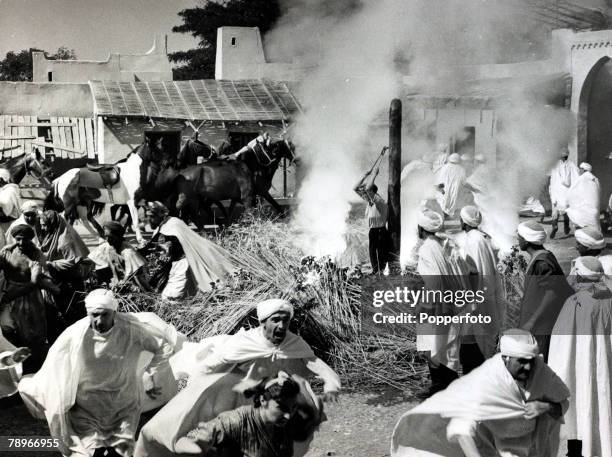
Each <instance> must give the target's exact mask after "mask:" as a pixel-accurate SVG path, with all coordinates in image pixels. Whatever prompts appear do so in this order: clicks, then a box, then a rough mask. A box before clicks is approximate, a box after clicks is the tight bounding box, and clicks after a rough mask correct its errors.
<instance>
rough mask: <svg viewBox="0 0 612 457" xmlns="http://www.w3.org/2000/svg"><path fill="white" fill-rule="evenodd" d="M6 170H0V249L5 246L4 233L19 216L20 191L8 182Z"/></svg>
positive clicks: (8, 176)
mask: <svg viewBox="0 0 612 457" xmlns="http://www.w3.org/2000/svg"><path fill="white" fill-rule="evenodd" d="M9 180H10V174H9V173H8V170H6V169H4V168H2V169H0V209H1V210H2V212H1V213H0V248H2V247H4V246H5V245H6V233H7V231H8V228H9V226H10V225H11V223H12V222H13V221H14V220H15V219H18V218H19V216H20V215H21V205H22V204H23V202H22V201H21V190H20V189H19V185H17V184H15V183H12V182H9Z"/></svg>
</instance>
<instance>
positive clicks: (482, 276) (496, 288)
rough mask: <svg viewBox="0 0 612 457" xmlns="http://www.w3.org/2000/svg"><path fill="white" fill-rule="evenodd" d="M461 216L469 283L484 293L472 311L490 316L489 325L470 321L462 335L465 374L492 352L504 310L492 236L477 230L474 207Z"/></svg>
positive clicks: (479, 219) (478, 219)
mask: <svg viewBox="0 0 612 457" xmlns="http://www.w3.org/2000/svg"><path fill="white" fill-rule="evenodd" d="M460 216H461V228H462V230H463V232H464V233H465V239H464V241H463V246H462V254H463V256H464V258H465V260H466V262H467V264H468V266H469V268H470V273H471V274H475V275H476V280H475V281H474V279H473V278H472V285H473V286H474V288H475V290H480V291H482V292H483V293H484V300H483V302H482V303H474V305H473V307H472V309H471V313H472V315H479V314H480V315H483V316H489V317H490V318H491V324H489V325H487V324H480V325H479V324H473V325H471V326H469V327H470V329H471V332H469V333H468V334H465V333H464V334H463V337H462V342H461V353H460V360H461V366H462V367H463V374H467V373H469V372H470V371H471V370H472V369H474V368H476V367H477V366H478V365H480V364H481V363H482V362H484V360H485V359H488V358H489V357H491V356H492V355H493V354H495V352H496V349H497V335H498V333H499V331H500V330H501V328H502V325H503V320H504V316H505V313H506V309H505V300H504V298H503V294H502V286H501V282H500V278H499V273H498V271H497V256H496V255H495V252H494V250H493V245H492V243H491V238H490V237H489V235H487V234H486V233H484V232H483V231H481V230H480V229H479V226H480V224H481V223H482V215H481V214H480V211H478V208H476V207H475V206H464V207H463V208H461V213H460ZM462 333H463V332H462Z"/></svg>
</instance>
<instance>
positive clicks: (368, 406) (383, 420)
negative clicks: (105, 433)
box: [0, 390, 414, 457]
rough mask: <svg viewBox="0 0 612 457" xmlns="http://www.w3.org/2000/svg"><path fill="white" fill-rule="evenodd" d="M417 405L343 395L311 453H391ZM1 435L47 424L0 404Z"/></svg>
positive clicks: (30, 455)
mask: <svg viewBox="0 0 612 457" xmlns="http://www.w3.org/2000/svg"><path fill="white" fill-rule="evenodd" d="M413 406H414V403H410V402H408V401H406V400H405V399H404V398H403V396H402V394H401V392H398V391H395V390H389V391H385V392H382V393H380V392H377V393H374V394H365V393H350V394H345V395H342V396H341V397H340V400H339V401H338V403H337V404H332V405H328V406H327V407H326V408H327V410H326V411H327V415H328V421H327V422H325V423H324V424H323V425H322V426H321V430H320V431H319V432H318V433H317V435H316V436H315V439H314V440H313V442H312V443H311V446H310V451H309V452H308V454H307V457H324V456H345V457H352V456H355V457H357V456H359V457H382V456H386V455H389V443H390V442H391V433H392V431H393V426H394V425H395V423H396V421H397V419H398V418H399V417H400V416H401V414H402V413H403V412H405V411H407V410H409V409H410V408H412V407H413ZM0 410H1V411H2V412H1V413H0V435H5V436H15V435H38V436H48V435H49V432H48V429H47V428H46V424H44V423H42V422H37V421H34V420H33V419H32V418H31V417H30V416H29V415H28V413H27V412H26V411H25V408H24V407H23V406H21V405H17V406H13V407H3V405H1V404H0ZM21 454H25V457H55V456H59V455H60V454H59V453H54V452H27V453H18V452H8V451H4V452H3V451H2V450H0V456H7V457H17V456H19V457H21Z"/></svg>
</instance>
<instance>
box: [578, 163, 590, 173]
mask: <svg viewBox="0 0 612 457" xmlns="http://www.w3.org/2000/svg"><path fill="white" fill-rule="evenodd" d="M580 169H581V170H584V171H593V167H592V166H591V164H590V163H586V162H582V163H581V164H580Z"/></svg>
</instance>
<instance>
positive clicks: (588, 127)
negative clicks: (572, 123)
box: [578, 57, 612, 209]
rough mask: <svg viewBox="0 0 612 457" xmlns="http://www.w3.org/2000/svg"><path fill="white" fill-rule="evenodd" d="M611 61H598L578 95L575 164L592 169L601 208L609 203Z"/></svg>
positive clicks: (611, 158)
mask: <svg viewBox="0 0 612 457" xmlns="http://www.w3.org/2000/svg"><path fill="white" fill-rule="evenodd" d="M611 118H612V60H610V58H608V57H605V58H603V59H601V60H600V61H598V62H597V63H596V64H595V65H594V66H593V69H592V70H591V71H590V72H589V75H588V76H587V78H586V80H585V82H584V86H583V89H582V92H581V94H580V106H579V117H578V122H579V130H578V132H579V133H578V134H579V137H578V161H579V162H581V161H587V162H588V163H590V164H591V165H592V166H593V174H594V175H595V176H597V177H599V178H600V184H601V197H602V198H601V208H602V209H604V208H605V207H606V206H607V203H608V197H609V196H610V194H611V193H612V182H611V181H610V180H608V179H605V177H607V176H610V175H612V129H610V119H611Z"/></svg>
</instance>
